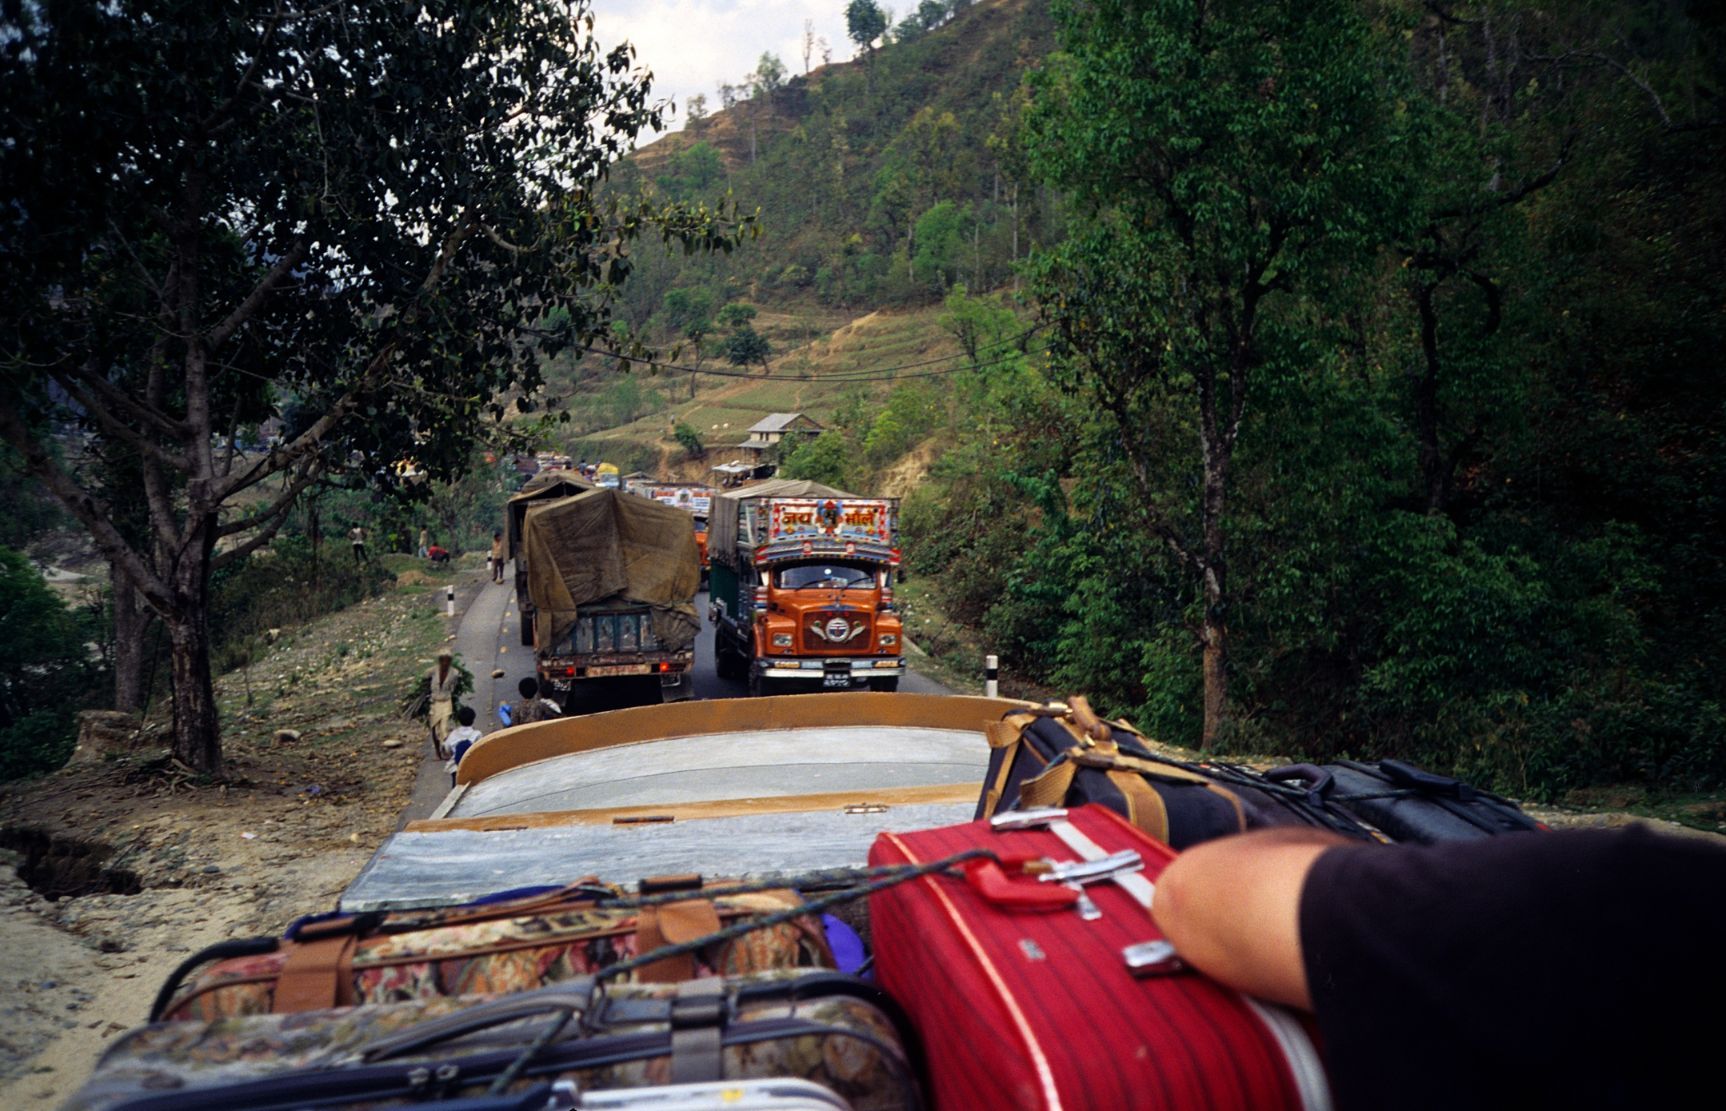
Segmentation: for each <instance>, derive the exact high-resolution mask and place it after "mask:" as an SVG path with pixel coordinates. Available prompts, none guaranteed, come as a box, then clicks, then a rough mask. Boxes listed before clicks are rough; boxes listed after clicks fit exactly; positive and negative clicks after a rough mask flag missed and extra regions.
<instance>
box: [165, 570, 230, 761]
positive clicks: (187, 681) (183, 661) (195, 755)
mask: <svg viewBox="0 0 1726 1111" xmlns="http://www.w3.org/2000/svg"><path fill="white" fill-rule="evenodd" d="M179 610H180V612H179V613H177V614H175V616H174V619H173V620H171V621H168V640H169V642H170V643H171V644H172V645H173V649H174V650H173V672H174V758H175V759H177V760H179V761H180V763H182V764H185V765H186V766H187V767H189V768H191V769H192V770H194V771H199V772H203V773H205V774H207V775H211V776H218V777H219V776H220V775H221V774H222V740H221V723H220V722H219V721H218V720H217V717H216V689H215V684H214V683H213V682H212V681H211V678H210V636H209V632H208V630H207V629H206V628H205V625H204V622H205V620H206V617H207V614H206V602H205V600H204V599H203V598H199V599H198V600H197V601H195V602H194V601H193V600H192V599H190V598H181V599H180V605H179Z"/></svg>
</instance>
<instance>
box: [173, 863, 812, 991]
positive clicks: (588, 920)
mask: <svg viewBox="0 0 1726 1111" xmlns="http://www.w3.org/2000/svg"><path fill="white" fill-rule="evenodd" d="M678 882H681V883H683V884H685V886H686V887H687V889H688V890H687V894H683V893H679V894H678V896H677V897H675V898H673V897H671V896H664V895H661V896H660V898H659V899H657V900H656V899H653V898H651V897H650V898H648V899H647V900H646V902H647V904H648V905H645V906H631V905H629V904H628V902H627V901H623V902H621V903H615V902H612V901H607V900H615V899H616V898H617V893H615V892H613V891H610V890H608V889H605V888H595V887H592V886H580V885H578V886H575V887H571V888H566V889H564V890H562V891H557V892H552V893H550V894H546V895H538V896H534V897H531V898H525V899H518V900H512V901H508V902H499V903H492V904H489V905H487V904H482V905H475V906H467V907H460V908H454V909H443V910H431V911H405V912H389V913H380V914H367V915H344V916H337V917H330V918H326V919H323V920H313V921H310V922H306V923H304V924H302V925H300V926H298V927H297V928H295V929H292V930H290V931H289V935H288V936H287V937H286V938H283V939H280V940H277V939H275V938H260V939H256V940H252V941H241V942H227V943H223V944H221V945H217V946H212V947H211V948H210V949H207V950H205V951H204V952H203V953H200V954H198V955H197V956H194V957H193V958H192V959H191V960H189V961H187V962H186V963H185V964H184V965H182V966H181V968H180V969H178V970H177V971H176V972H175V973H174V974H173V975H172V976H170V977H169V979H168V982H167V983H166V984H164V985H163V988H162V991H161V994H160V995H158V997H157V1000H156V1006H155V1007H154V1009H152V1011H151V1014H150V1017H151V1019H152V1021H154V1020H159V1019H200V1020H205V1021H208V1020H212V1019H217V1018H223V1017H227V1016H233V1015H256V1014H271V1013H277V1014H285V1013H295V1012H300V1011H313V1010H324V1009H328V1008H331V1007H337V1006H346V1005H351V1004H362V1003H393V1002H402V1001H406V1000H414V999H426V998H431V997H434V996H445V995H473V994H480V993H504V992H516V991H524V990H529V989H533V988H538V987H542V986H544V985H547V984H553V983H557V982H559V981H563V980H568V979H571V978H573V977H576V976H581V975H584V974H586V973H590V972H596V971H599V970H600V969H603V968H606V967H609V966H611V965H613V964H616V963H618V962H619V961H623V960H627V959H629V958H631V957H633V956H635V955H636V954H638V953H644V952H647V951H648V950H650V949H655V948H658V947H660V946H661V945H665V944H667V943H679V942H686V941H692V940H695V939H698V938H701V937H703V936H705V935H707V934H711V933H713V932H715V931H716V930H718V929H720V928H721V927H722V926H727V925H731V924H733V923H736V922H739V921H741V920H744V919H747V918H749V917H751V916H756V915H764V914H771V913H775V912H780V911H784V910H786V909H788V908H791V907H794V906H796V905H797V904H798V902H799V899H798V897H797V895H796V894H795V893H793V892H789V891H764V892H750V893H746V894H731V895H720V896H718V897H713V898H710V897H707V896H704V895H702V894H701V891H700V890H699V885H700V881H699V879H698V878H696V877H687V878H681V877H680V878H679V880H678ZM665 886H666V885H665V884H663V883H661V884H659V885H657V886H655V885H653V884H652V883H651V882H650V883H649V885H648V886H647V887H646V888H645V890H646V891H647V892H649V893H650V895H651V893H653V892H655V891H663V890H664V888H665ZM708 886H709V889H711V888H712V887H713V885H712V884H709V885H708ZM667 899H670V900H671V901H666V900H667ZM212 961H213V962H214V963H211V962H212ZM200 967H201V971H199V972H198V974H197V975H196V977H195V978H193V979H191V980H190V981H189V982H188V981H186V979H185V977H186V974H187V973H189V972H191V971H193V970H194V969H199V968H200ZM832 967H833V957H832V953H831V952H830V950H829V949H828V946H827V941H826V937H825V934H824V932H823V930H822V927H821V923H820V921H819V919H818V918H817V917H814V916H811V917H807V918H798V919H796V920H793V921H790V922H783V923H779V924H777V925H773V926H767V927H764V928H762V929H759V930H754V931H751V932H749V933H747V934H744V935H743V936H742V937H739V938H735V939H732V940H729V941H724V942H719V943H716V944H713V945H710V946H706V947H704V948H703V949H702V950H701V951H700V952H699V953H698V954H697V955H694V956H690V957H683V958H675V959H671V960H664V961H657V962H654V963H652V964H649V965H646V966H644V967H641V968H639V969H637V970H634V971H633V972H632V973H631V974H630V978H631V979H638V980H641V981H644V982H676V981H681V980H687V979H692V978H701V977H707V976H716V975H730V976H735V975H742V974H745V973H750V972H758V971H762V970H767V969H778V968H832Z"/></svg>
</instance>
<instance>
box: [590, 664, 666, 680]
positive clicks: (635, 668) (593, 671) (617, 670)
mask: <svg viewBox="0 0 1726 1111" xmlns="http://www.w3.org/2000/svg"><path fill="white" fill-rule="evenodd" d="M652 671H653V665H652V664H607V665H605V666H603V667H590V668H588V669H587V677H588V678H589V679H603V678H605V677H606V676H608V675H648V674H651V673H652Z"/></svg>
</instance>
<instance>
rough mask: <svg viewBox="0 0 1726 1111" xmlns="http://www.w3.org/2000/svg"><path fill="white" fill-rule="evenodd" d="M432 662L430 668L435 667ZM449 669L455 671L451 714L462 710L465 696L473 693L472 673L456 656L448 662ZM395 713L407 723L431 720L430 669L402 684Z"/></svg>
mask: <svg viewBox="0 0 1726 1111" xmlns="http://www.w3.org/2000/svg"><path fill="white" fill-rule="evenodd" d="M436 666H437V663H436V661H433V663H432V667H436ZM450 667H452V668H454V669H455V673H456V681H455V698H454V699H453V701H452V706H451V713H454V712H456V711H458V710H460V709H461V708H462V705H463V704H464V702H465V700H466V699H467V696H468V695H470V694H472V693H473V672H472V671H469V670H468V666H467V664H465V663H463V662H462V660H461V658H460V657H459V656H458V657H456V658H455V659H452V660H451V661H450ZM396 712H397V713H398V714H400V715H401V716H402V717H403V718H405V719H407V720H408V721H428V720H430V718H431V668H427V669H426V670H425V671H422V672H420V673H419V674H417V675H414V676H411V677H409V678H408V679H406V680H404V681H403V682H402V686H401V693H400V694H398V695H397V696H396Z"/></svg>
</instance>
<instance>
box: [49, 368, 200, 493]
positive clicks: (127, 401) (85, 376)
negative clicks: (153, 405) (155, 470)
mask: <svg viewBox="0 0 1726 1111" xmlns="http://www.w3.org/2000/svg"><path fill="white" fill-rule="evenodd" d="M50 377H52V378H53V379H54V381H55V382H57V383H59V385H60V388H61V389H63V390H65V391H66V395H67V396H68V397H70V398H71V399H72V400H73V401H75V402H77V403H78V406H79V408H81V409H83V410H84V412H85V413H87V414H89V415H90V416H91V417H93V418H95V420H96V423H97V424H99V425H101V426H102V431H103V432H104V433H106V434H107V435H110V436H112V437H114V438H115V439H116V440H120V441H123V442H124V443H125V444H126V445H127V446H129V447H131V448H133V449H134V450H136V451H137V452H138V453H139V454H140V455H148V456H150V457H152V458H154V459H156V460H158V461H160V462H162V463H166V464H167V465H168V466H170V467H173V468H175V469H176V470H181V471H183V470H185V469H186V460H185V458H184V456H181V455H178V454H175V453H171V452H169V451H167V450H166V449H165V448H163V447H162V445H161V444H158V443H157V442H156V441H154V440H152V439H150V438H149V437H148V436H145V435H144V434H143V433H142V432H139V431H138V430H137V429H135V428H133V427H131V426H130V425H127V424H125V423H123V422H122V421H121V420H120V419H119V418H118V417H117V416H115V415H114V414H113V413H112V412H110V411H109V409H108V408H107V406H106V405H104V404H103V403H102V401H107V402H110V403H112V404H113V405H115V406H116V407H118V408H120V409H123V410H125V412H126V413H127V414H128V415H129V416H133V417H135V418H137V419H138V420H140V421H141V422H143V423H145V424H148V425H150V426H152V427H154V428H155V429H156V430H157V431H159V432H161V433H163V434H164V435H168V436H173V437H175V438H179V437H180V436H182V435H184V431H183V430H182V429H180V428H178V427H176V423H177V422H173V421H170V420H168V419H167V418H166V417H163V416H162V415H161V414H160V413H157V412H156V411H155V410H153V409H150V408H148V407H146V406H142V405H139V404H138V403H137V402H135V401H133V400H132V399H131V398H129V397H127V396H126V395H125V394H124V393H122V392H121V391H120V390H119V389H117V388H116V387H115V386H114V385H113V383H111V382H108V381H107V380H106V379H104V378H102V377H101V376H100V375H97V374H92V373H90V372H89V371H87V370H82V369H75V368H71V367H68V368H65V369H64V370H58V371H51V372H50ZM85 385H89V386H92V387H95V389H96V392H98V393H100V394H102V401H98V400H97V399H96V398H95V397H94V396H92V395H91V394H90V393H89V392H88V391H86V390H85V389H84V388H83V387H84V386H85Z"/></svg>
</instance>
